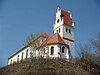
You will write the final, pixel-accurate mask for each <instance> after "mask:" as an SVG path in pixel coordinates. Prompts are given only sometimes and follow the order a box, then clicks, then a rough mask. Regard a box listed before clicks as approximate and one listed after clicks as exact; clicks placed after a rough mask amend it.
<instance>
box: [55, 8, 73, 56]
mask: <svg viewBox="0 0 100 75" xmlns="http://www.w3.org/2000/svg"><path fill="white" fill-rule="evenodd" d="M53 29H54V34H55V33H59V35H60V36H61V37H62V39H63V40H64V41H65V43H66V44H67V46H68V50H69V56H70V58H71V57H72V53H73V51H74V22H73V21H72V15H71V13H70V11H64V10H61V9H60V8H59V7H58V9H57V12H56V19H55V24H54V27H53Z"/></svg>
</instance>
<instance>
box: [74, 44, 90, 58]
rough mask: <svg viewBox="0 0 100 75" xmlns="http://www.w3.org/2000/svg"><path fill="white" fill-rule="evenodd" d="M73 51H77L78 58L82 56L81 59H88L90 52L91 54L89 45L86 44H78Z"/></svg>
mask: <svg viewBox="0 0 100 75" xmlns="http://www.w3.org/2000/svg"><path fill="white" fill-rule="evenodd" d="M75 51H76V52H77V55H78V56H79V58H83V59H89V58H90V54H91V47H90V46H88V45H85V46H83V45H81V44H80V45H78V46H77V47H76V48H75Z"/></svg>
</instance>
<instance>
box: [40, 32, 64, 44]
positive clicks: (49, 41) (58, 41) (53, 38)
mask: <svg viewBox="0 0 100 75" xmlns="http://www.w3.org/2000/svg"><path fill="white" fill-rule="evenodd" d="M48 44H63V45H66V43H65V42H64V40H63V39H62V38H61V36H60V35H59V33H55V34H53V35H52V36H50V37H48V39H46V40H45V41H44V42H43V43H42V44H41V46H44V45H48Z"/></svg>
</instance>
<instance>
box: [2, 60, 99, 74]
mask: <svg viewBox="0 0 100 75" xmlns="http://www.w3.org/2000/svg"><path fill="white" fill-rule="evenodd" d="M94 70H95V69H94ZM0 75H93V73H91V72H90V71H88V70H86V69H84V68H83V67H82V66H80V65H79V64H76V63H70V62H67V61H65V60H61V59H33V61H32V62H29V61H25V62H20V63H15V64H12V65H8V66H5V67H2V68H1V69H0ZM98 75H99V74H98Z"/></svg>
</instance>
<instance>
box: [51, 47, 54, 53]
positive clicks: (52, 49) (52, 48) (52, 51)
mask: <svg viewBox="0 0 100 75" xmlns="http://www.w3.org/2000/svg"><path fill="white" fill-rule="evenodd" d="M53 54H54V47H51V55H53Z"/></svg>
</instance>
